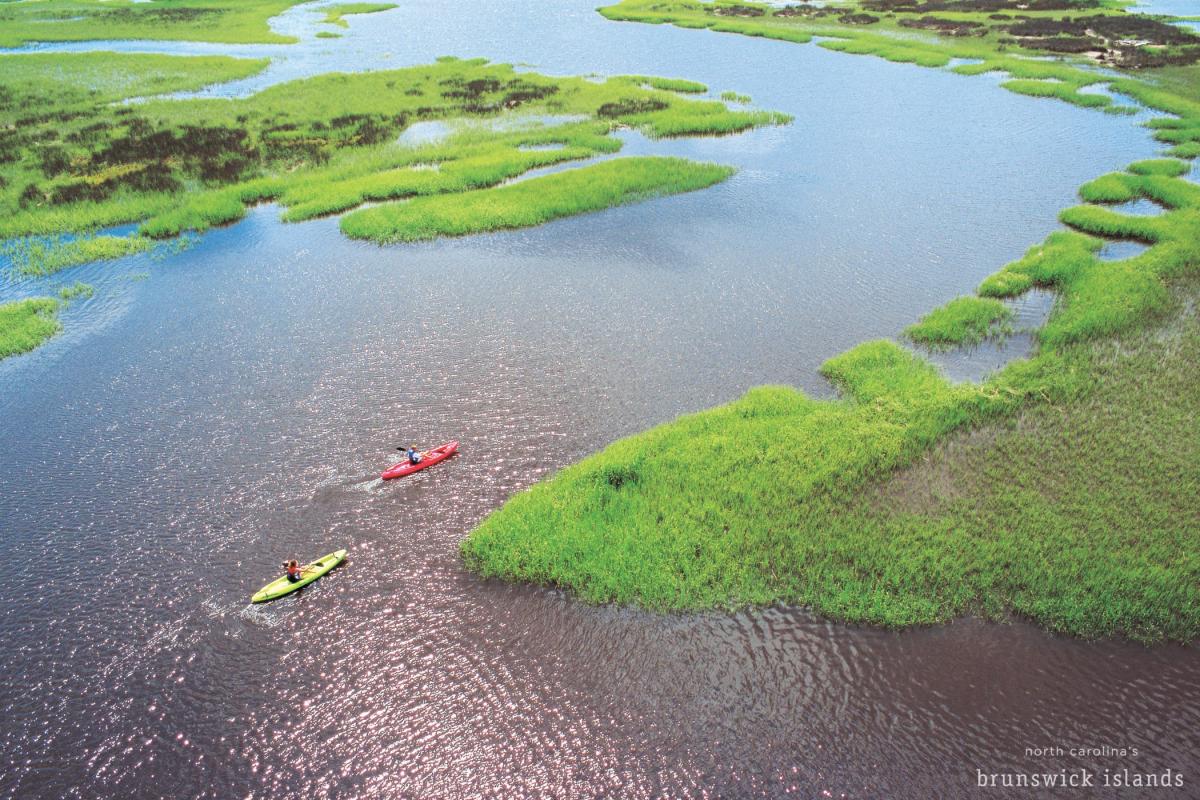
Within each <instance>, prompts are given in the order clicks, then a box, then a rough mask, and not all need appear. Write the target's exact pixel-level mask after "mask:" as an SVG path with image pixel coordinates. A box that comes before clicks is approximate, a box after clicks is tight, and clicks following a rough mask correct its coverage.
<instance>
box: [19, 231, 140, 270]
mask: <svg viewBox="0 0 1200 800" xmlns="http://www.w3.org/2000/svg"><path fill="white" fill-rule="evenodd" d="M151 246H152V242H150V241H149V240H148V239H144V238H142V237H140V236H80V237H76V238H60V237H49V236H33V237H27V238H24V239H10V240H9V241H7V242H4V243H3V244H0V254H3V255H5V256H7V257H8V258H9V259H10V260H11V261H12V265H13V270H14V271H15V272H16V274H18V275H20V276H23V277H44V276H46V275H53V274H54V273H56V272H59V271H61V270H64V269H67V268H69V267H76V266H79V265H80V264H87V263H90V262H92V261H110V260H113V259H117V258H123V257H124V256H127V255H132V254H134V253H142V252H145V251H146V250H149V249H150V248H151Z"/></svg>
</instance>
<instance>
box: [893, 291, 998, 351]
mask: <svg viewBox="0 0 1200 800" xmlns="http://www.w3.org/2000/svg"><path fill="white" fill-rule="evenodd" d="M1012 316H1013V312H1012V309H1010V308H1009V307H1008V306H1006V305H1005V304H1004V303H1002V302H1000V301H999V300H996V299H994V298H990V297H957V298H955V299H953V300H951V301H950V302H949V303H946V304H945V305H944V306H941V307H940V308H936V309H934V310H933V311H930V312H929V313H928V314H926V315H925V316H924V317H922V318H921V321H920V322H918V323H916V324H913V325H910V326H908V328H906V329H905V331H904V334H905V335H906V336H907V337H908V338H909V339H911V340H912V341H914V342H917V343H918V344H923V345H927V346H929V347H950V346H958V345H968V344H978V343H979V342H981V341H983V340H984V339H985V338H986V337H988V336H992V335H998V334H1002V333H1004V332H1006V331H1007V326H1006V325H1005V323H1007V322H1008V321H1009V320H1011V319H1012Z"/></svg>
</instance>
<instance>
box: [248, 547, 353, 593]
mask: <svg viewBox="0 0 1200 800" xmlns="http://www.w3.org/2000/svg"><path fill="white" fill-rule="evenodd" d="M345 560H346V551H345V550H336V551H334V552H332V553H330V554H329V555H327V556H321V557H320V558H319V559H317V560H316V561H314V562H312V563H311V564H305V565H304V566H303V567H301V568H300V574H301V576H302V577H301V578H300V580H298V581H295V582H294V583H293V582H292V581H289V580H288V579H287V575H284V576H283V577H282V578H280V579H279V580H274V581H271V582H270V583H268V584H267V585H266V586H264V587H262V588H261V589H259V590H258V591H257V592H255V593H254V596H253V597H251V598H250V602H251V603H265V602H267V601H268V600H275V599H277V598H280V597H283V596H284V595H285V594H291V593H292V592H294V591H296V590H297V589H301V588H303V587H305V586H308V585H309V584H310V583H312V582H313V581H315V580H316V579H317V578H319V577H321V576H322V575H324V574H325V573H326V572H329V570H331V569H333V568H334V567H336V566H337V565H338V564H340V563H342V562H343V561H345Z"/></svg>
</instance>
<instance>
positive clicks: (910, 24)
mask: <svg viewBox="0 0 1200 800" xmlns="http://www.w3.org/2000/svg"><path fill="white" fill-rule="evenodd" d="M900 27H902V28H919V29H920V30H925V31H933V32H934V33H940V34H943V35H945V36H982V35H983V34H984V33H986V32H987V28H986V27H984V26H983V24H982V23H979V22H965V21H960V20H954V19H943V18H941V17H919V18H917V19H910V18H906V19H902V20H900Z"/></svg>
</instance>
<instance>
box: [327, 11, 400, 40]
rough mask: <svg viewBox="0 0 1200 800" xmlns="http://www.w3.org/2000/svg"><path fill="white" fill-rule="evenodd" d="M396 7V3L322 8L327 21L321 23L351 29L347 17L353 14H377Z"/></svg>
mask: <svg viewBox="0 0 1200 800" xmlns="http://www.w3.org/2000/svg"><path fill="white" fill-rule="evenodd" d="M396 7H397V6H396V4H395V3H342V4H340V5H336V6H326V7H324V8H322V9H321V10H322V11H324V12H325V19H323V20H321V21H322V22H324V23H327V24H329V25H338V26H340V27H342V28H349V27H350V23H348V22H346V20H345V17H348V16H350V15H351V14H376V13H378V12H380V11H390V10H391V9H393V8H396ZM317 35H318V36H320V35H321V34H319V33H318V34H317Z"/></svg>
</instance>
